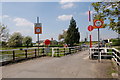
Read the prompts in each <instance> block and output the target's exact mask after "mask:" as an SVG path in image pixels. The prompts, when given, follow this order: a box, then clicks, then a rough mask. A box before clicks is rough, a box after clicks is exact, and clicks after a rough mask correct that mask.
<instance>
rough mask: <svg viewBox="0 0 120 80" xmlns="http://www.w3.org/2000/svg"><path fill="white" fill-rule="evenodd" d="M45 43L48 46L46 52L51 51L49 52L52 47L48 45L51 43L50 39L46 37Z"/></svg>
mask: <svg viewBox="0 0 120 80" xmlns="http://www.w3.org/2000/svg"><path fill="white" fill-rule="evenodd" d="M44 43H45V45H46V46H47V47H46V48H45V52H46V53H49V52H50V48H49V47H48V45H49V44H50V40H49V39H46V40H45V41H44Z"/></svg>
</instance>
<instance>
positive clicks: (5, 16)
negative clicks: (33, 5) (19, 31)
mask: <svg viewBox="0 0 120 80" xmlns="http://www.w3.org/2000/svg"><path fill="white" fill-rule="evenodd" d="M9 17H10V16H8V15H3V16H2V18H9Z"/></svg>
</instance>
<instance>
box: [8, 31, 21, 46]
mask: <svg viewBox="0 0 120 80" xmlns="http://www.w3.org/2000/svg"><path fill="white" fill-rule="evenodd" d="M22 39H23V36H22V35H21V33H19V32H15V33H13V34H12V35H11V36H10V38H9V40H8V45H9V46H10V47H19V46H22Z"/></svg>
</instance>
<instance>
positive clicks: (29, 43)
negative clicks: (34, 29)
mask: <svg viewBox="0 0 120 80" xmlns="http://www.w3.org/2000/svg"><path fill="white" fill-rule="evenodd" d="M23 44H25V46H27V47H28V46H29V45H31V44H32V38H31V37H30V36H26V37H24V38H23Z"/></svg>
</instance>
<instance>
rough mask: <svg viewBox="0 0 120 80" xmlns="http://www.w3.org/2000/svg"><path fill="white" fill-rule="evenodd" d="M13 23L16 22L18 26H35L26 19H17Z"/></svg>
mask: <svg viewBox="0 0 120 80" xmlns="http://www.w3.org/2000/svg"><path fill="white" fill-rule="evenodd" d="M13 21H14V22H15V25H16V26H24V27H25V26H27V27H28V26H33V23H32V22H30V21H28V20H26V19H25V18H15V19H13Z"/></svg>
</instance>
